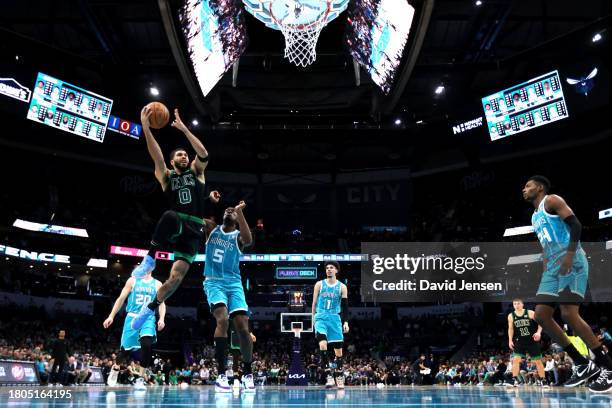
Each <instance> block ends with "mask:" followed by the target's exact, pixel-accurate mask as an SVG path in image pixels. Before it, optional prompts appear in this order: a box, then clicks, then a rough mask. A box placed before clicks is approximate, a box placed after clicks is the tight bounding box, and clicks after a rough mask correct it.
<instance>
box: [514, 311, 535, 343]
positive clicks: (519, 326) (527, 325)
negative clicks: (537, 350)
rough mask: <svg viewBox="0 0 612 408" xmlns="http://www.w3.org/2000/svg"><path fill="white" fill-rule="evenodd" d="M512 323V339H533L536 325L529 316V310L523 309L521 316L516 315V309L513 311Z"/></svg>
mask: <svg viewBox="0 0 612 408" xmlns="http://www.w3.org/2000/svg"><path fill="white" fill-rule="evenodd" d="M512 324H513V325H514V340H520V341H527V340H533V335H534V334H535V332H536V330H537V327H536V326H537V325H536V323H535V321H533V320H532V319H530V318H529V310H527V309H525V310H523V315H522V316H518V315H517V314H516V311H513V312H512Z"/></svg>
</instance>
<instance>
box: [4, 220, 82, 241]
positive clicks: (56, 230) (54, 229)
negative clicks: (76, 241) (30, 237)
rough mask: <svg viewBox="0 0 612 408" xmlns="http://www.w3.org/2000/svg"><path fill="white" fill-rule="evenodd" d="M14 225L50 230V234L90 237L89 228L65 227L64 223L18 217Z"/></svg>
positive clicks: (40, 230)
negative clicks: (33, 220) (47, 222)
mask: <svg viewBox="0 0 612 408" xmlns="http://www.w3.org/2000/svg"><path fill="white" fill-rule="evenodd" d="M13 227H15V228H21V229H24V230H28V231H36V232H48V233H50V234H59V235H71V236H75V237H84V238H89V234H87V230H86V229H83V228H74V227H64V226H62V225H53V224H40V223H38V222H32V221H25V220H20V219H19V218H17V219H16V220H15V222H14V223H13Z"/></svg>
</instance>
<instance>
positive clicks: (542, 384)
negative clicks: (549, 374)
mask: <svg viewBox="0 0 612 408" xmlns="http://www.w3.org/2000/svg"><path fill="white" fill-rule="evenodd" d="M540 385H541V386H542V388H550V385H548V380H547V379H543V380H542V381H541V383H540Z"/></svg>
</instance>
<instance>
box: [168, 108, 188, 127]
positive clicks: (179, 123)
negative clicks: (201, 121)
mask: <svg viewBox="0 0 612 408" xmlns="http://www.w3.org/2000/svg"><path fill="white" fill-rule="evenodd" d="M170 126H172V127H173V128H176V129H178V130H180V131H181V132H185V131H187V126H185V124H184V123H183V121H182V120H181V116H180V115H179V111H178V109H176V108H175V109H174V120H173V121H172V125H170Z"/></svg>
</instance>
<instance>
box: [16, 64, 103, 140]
mask: <svg viewBox="0 0 612 408" xmlns="http://www.w3.org/2000/svg"><path fill="white" fill-rule="evenodd" d="M112 107H113V101H112V100H110V99H108V98H106V97H104V96H100V95H98V94H95V93H93V92H91V91H87V90H85V89H83V88H79V87H78V86H75V85H72V84H69V83H67V82H64V81H62V80H60V79H57V78H53V77H51V76H49V75H46V74H43V73H42V72H39V73H38V76H37V78H36V83H35V84H34V92H33V95H32V100H31V102H30V109H28V115H27V118H28V119H30V120H33V121H35V122H38V123H42V124H45V125H48V126H51V127H54V128H56V129H60V130H64V131H66V132H69V133H74V134H76V135H79V136H82V137H85V138H87V139H90V140H95V141H96V142H100V143H102V142H103V141H104V134H105V133H106V125H107V123H108V119H109V117H110V112H111V109H112Z"/></svg>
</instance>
